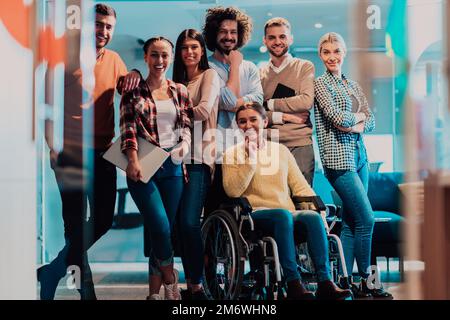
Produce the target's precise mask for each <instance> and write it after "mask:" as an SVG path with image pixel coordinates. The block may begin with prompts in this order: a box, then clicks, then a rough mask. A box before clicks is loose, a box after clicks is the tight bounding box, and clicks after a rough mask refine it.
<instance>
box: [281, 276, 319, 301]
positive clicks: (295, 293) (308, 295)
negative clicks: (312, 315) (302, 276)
mask: <svg viewBox="0 0 450 320" xmlns="http://www.w3.org/2000/svg"><path fill="white" fill-rule="evenodd" d="M287 287H288V288H287V299H288V300H314V299H315V298H316V297H315V295H314V293H312V292H311V291H308V290H307V289H306V288H305V287H304V286H303V284H302V283H301V282H300V280H298V279H297V280H291V281H289V282H288V283H287Z"/></svg>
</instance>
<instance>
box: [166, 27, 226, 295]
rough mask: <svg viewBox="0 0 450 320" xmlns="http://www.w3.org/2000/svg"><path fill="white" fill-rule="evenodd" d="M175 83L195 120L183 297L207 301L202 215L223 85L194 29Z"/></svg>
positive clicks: (183, 239)
mask: <svg viewBox="0 0 450 320" xmlns="http://www.w3.org/2000/svg"><path fill="white" fill-rule="evenodd" d="M173 80H174V81H175V82H179V83H183V84H185V85H186V86H187V88H188V91H189V97H190V98H191V100H192V105H193V108H192V109H190V110H191V111H192V114H191V118H192V119H193V120H194V127H193V130H192V133H191V136H192V137H193V144H192V152H191V157H190V159H189V160H190V161H189V162H190V163H188V164H187V165H186V168H187V172H188V176H189V181H188V183H187V184H186V185H185V188H184V191H183V197H182V201H181V207H180V212H179V215H178V217H179V219H178V225H177V231H178V233H177V234H178V240H179V243H180V248H181V257H182V262H183V270H184V273H185V277H186V283H187V288H188V290H186V291H184V292H182V295H183V299H192V300H205V299H207V297H206V295H205V293H204V291H203V288H202V276H203V268H204V264H203V259H204V255H203V242H202V237H201V229H200V216H201V214H202V209H203V206H204V204H205V200H206V196H207V194H208V191H209V189H210V186H211V178H212V174H213V171H214V160H215V156H216V152H215V151H216V144H215V130H216V127H217V109H218V103H219V94H220V85H219V78H218V75H217V72H216V71H215V70H213V69H210V68H209V65H208V58H207V56H206V46H205V41H204V39H203V36H202V35H201V33H200V32H198V31H196V30H194V29H186V30H184V31H182V32H181V33H180V35H179V36H178V40H177V43H176V46H175V60H174V68H173Z"/></svg>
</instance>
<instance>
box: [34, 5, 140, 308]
mask: <svg viewBox="0 0 450 320" xmlns="http://www.w3.org/2000/svg"><path fill="white" fill-rule="evenodd" d="M95 10H96V16H95V43H96V53H97V59H96V64H95V67H94V77H95V87H94V88H93V92H92V98H93V108H94V110H93V113H92V114H93V121H92V122H93V129H91V128H89V126H86V123H88V122H87V121H85V120H83V114H84V113H83V109H84V108H86V106H85V105H82V102H81V101H82V97H83V96H84V95H86V92H85V88H83V80H82V72H81V68H80V61H79V56H76V57H75V59H73V60H70V61H69V63H68V64H67V65H66V70H65V79H64V82H65V83H64V85H65V88H64V143H63V149H62V151H61V152H59V153H58V152H56V151H55V150H54V148H53V139H52V137H53V134H52V131H53V124H52V123H51V122H50V123H47V130H48V131H47V136H46V138H47V143H48V146H49V148H50V164H51V167H52V169H53V170H54V172H55V176H56V180H57V183H58V188H59V191H60V194H61V200H62V216H63V220H64V237H65V247H64V248H63V249H62V250H61V251H60V252H59V253H58V256H57V257H56V258H55V259H54V260H53V261H52V262H51V263H49V264H47V265H44V266H42V267H40V268H39V269H38V272H37V276H38V281H39V282H40V283H41V289H40V298H41V300H52V299H54V296H55V291H56V288H57V286H58V283H59V281H60V280H61V278H63V277H64V276H65V275H66V274H67V271H68V270H77V269H78V268H79V271H80V272H79V273H78V274H75V275H74V277H76V276H79V277H78V278H79V280H80V282H79V283H77V284H79V285H80V286H79V288H77V289H78V291H79V292H80V296H81V299H83V300H95V299H96V295H95V290H94V284H93V281H92V273H91V270H90V268H89V263H88V259H87V250H88V249H89V248H90V247H91V246H92V245H93V244H94V243H95V242H96V241H97V240H98V239H100V237H101V236H102V235H104V234H105V233H106V232H107V231H108V230H109V228H110V227H111V225H112V222H113V217H114V208H115V201H116V188H117V187H116V168H115V166H114V165H112V164H111V163H109V162H107V161H106V160H105V159H103V153H104V152H105V151H106V150H107V149H108V148H109V146H110V145H111V140H112V138H113V137H114V92H115V88H116V85H117V83H118V82H119V80H120V82H124V83H123V84H122V88H123V89H124V90H126V89H127V88H128V87H129V86H132V82H133V81H135V82H138V81H139V77H135V78H134V79H133V78H132V77H129V78H128V79H127V80H126V81H125V80H124V81H122V79H123V76H124V75H126V73H127V68H126V66H125V64H124V63H123V61H122V59H121V58H120V56H119V55H118V54H117V53H116V52H114V51H111V50H108V49H106V48H105V46H106V45H107V44H108V43H109V42H110V41H111V39H112V36H113V33H114V27H115V24H116V12H115V10H114V9H113V8H111V7H109V6H107V5H104V4H97V5H96V6H95ZM69 36H70V37H71V39H70V40H71V41H69V42H70V43H71V44H72V43H77V42H79V37H80V32H79V31H78V32H77V31H74V32H72V33H70V35H69ZM72 40H73V41H72ZM87 158H89V159H90V161H89V162H85V159H87ZM87 201H89V208H90V209H89V211H90V214H89V219H88V220H86V219H87V217H86V215H87V212H86V211H87V210H86V209H87Z"/></svg>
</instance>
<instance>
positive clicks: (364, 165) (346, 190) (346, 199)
mask: <svg viewBox="0 0 450 320" xmlns="http://www.w3.org/2000/svg"><path fill="white" fill-rule="evenodd" d="M355 163H356V164H357V166H356V167H357V171H356V172H353V171H348V170H332V169H328V168H324V169H325V175H326V177H327V179H328V180H329V181H330V183H331V185H332V186H333V188H334V189H335V190H336V192H337V193H338V194H339V197H340V198H341V199H342V204H343V214H342V230H341V240H342V247H343V249H344V255H345V265H346V266H347V270H348V273H349V274H350V275H351V273H352V270H353V261H354V259H355V258H356V263H357V266H358V273H359V275H360V276H361V277H362V278H367V277H368V276H369V272H368V268H369V267H370V254H371V248H372V234H373V227H374V224H375V220H374V216H373V211H372V206H371V205H370V201H369V198H368V196H367V189H368V183H369V168H368V162H367V156H366V150H365V148H364V144H363V143H362V141H361V140H360V141H359V143H358V147H357V148H356V150H355Z"/></svg>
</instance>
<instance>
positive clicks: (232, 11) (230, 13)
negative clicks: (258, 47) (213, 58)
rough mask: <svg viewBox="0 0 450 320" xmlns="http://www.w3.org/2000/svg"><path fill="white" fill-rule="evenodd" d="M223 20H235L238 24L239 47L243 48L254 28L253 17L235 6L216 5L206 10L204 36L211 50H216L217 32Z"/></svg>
mask: <svg viewBox="0 0 450 320" xmlns="http://www.w3.org/2000/svg"><path fill="white" fill-rule="evenodd" d="M223 20H234V21H236V22H237V25H238V42H237V48H242V47H243V46H245V45H246V44H247V42H248V41H249V40H250V37H251V33H252V30H253V22H252V18H250V16H248V15H247V14H245V13H244V12H242V11H241V10H239V9H238V8H235V7H228V8H224V7H214V8H209V9H208V10H207V11H206V17H205V25H204V26H203V37H204V38H205V41H206V47H207V48H208V49H209V50H210V51H215V50H216V44H217V32H218V31H219V27H220V25H221V24H222V21H223Z"/></svg>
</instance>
